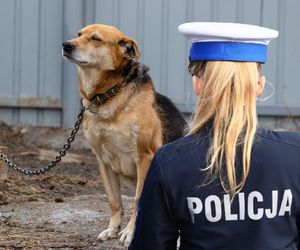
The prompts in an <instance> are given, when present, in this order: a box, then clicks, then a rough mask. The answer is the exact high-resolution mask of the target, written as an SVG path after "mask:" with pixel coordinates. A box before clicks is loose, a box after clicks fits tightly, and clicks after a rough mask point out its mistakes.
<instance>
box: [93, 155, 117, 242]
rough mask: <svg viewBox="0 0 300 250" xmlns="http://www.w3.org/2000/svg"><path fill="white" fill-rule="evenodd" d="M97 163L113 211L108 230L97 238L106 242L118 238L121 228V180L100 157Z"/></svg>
mask: <svg viewBox="0 0 300 250" xmlns="http://www.w3.org/2000/svg"><path fill="white" fill-rule="evenodd" d="M97 161H98V166H99V170H100V174H101V177H102V180H103V183H104V188H105V191H106V194H107V197H108V202H109V205H110V209H111V215H110V219H109V226H108V229H106V230H104V231H103V232H101V233H100V234H99V236H98V238H97V239H98V240H102V241H105V240H108V239H112V238H116V237H117V235H118V233H119V231H120V228H121V219H122V213H123V208H122V201H121V191H120V180H119V178H118V176H117V174H116V173H115V172H113V170H112V169H111V167H110V166H107V165H105V164H104V163H103V162H102V160H101V159H99V157H97Z"/></svg>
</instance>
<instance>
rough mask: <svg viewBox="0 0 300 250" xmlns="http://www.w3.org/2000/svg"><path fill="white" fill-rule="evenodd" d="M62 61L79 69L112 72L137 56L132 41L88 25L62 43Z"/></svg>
mask: <svg viewBox="0 0 300 250" xmlns="http://www.w3.org/2000/svg"><path fill="white" fill-rule="evenodd" d="M62 54H63V57H64V58H65V59H66V60H68V61H70V62H72V63H75V64H76V65H78V66H79V67H96V68H97V69H99V70H115V69H117V68H118V67H120V66H122V65H125V64H126V63H127V62H128V61H131V60H136V59H138V58H139V57H140V56H141V52H140V49H139V47H138V45H137V43H136V41H135V40H133V39H132V38H130V37H128V36H125V35H124V34H123V33H122V32H121V31H119V30H118V29H117V28H115V27H113V26H108V25H101V24H92V25H88V26H86V27H85V28H83V29H81V30H80V31H79V32H78V37H76V38H73V39H71V40H69V41H66V42H64V43H63V50H62Z"/></svg>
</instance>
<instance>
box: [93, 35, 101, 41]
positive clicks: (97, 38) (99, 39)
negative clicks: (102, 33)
mask: <svg viewBox="0 0 300 250" xmlns="http://www.w3.org/2000/svg"><path fill="white" fill-rule="evenodd" d="M92 40H94V41H98V42H102V39H101V38H99V37H97V36H92Z"/></svg>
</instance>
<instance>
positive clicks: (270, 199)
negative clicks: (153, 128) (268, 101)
mask: <svg viewBox="0 0 300 250" xmlns="http://www.w3.org/2000/svg"><path fill="white" fill-rule="evenodd" d="M209 137H210V136H209V133H207V134H205V133H202V134H195V135H191V136H188V137H185V138H181V139H179V140H177V141H175V142H173V143H170V144H167V145H165V146H163V147H162V148H160V149H159V150H158V152H157V153H156V154H155V157H154V159H153V161H152V164H151V166H150V169H149V172H148V175H147V178H146V180H145V184H144V189H143V193H142V196H141V199H140V203H139V208H138V217H137V222H136V230H135V235H134V238H133V240H132V243H131V245H130V247H129V249H130V250H137V249H140V250H141V249H142V250H148V249H149V250H162V249H172V250H173V249H174V250H175V249H176V245H177V240H178V238H179V236H180V239H179V243H178V244H180V248H179V249H181V250H194V249H214V250H217V249H224V250H251V249H257V250H271V249H272V250H275V249H276V250H281V249H282V250H283V249H287V250H292V249H300V248H299V245H298V242H299V237H300V233H299V232H300V228H299V227H300V134H299V133H291V132H271V131H266V130H262V129H259V130H258V131H257V134H256V139H255V143H254V146H253V150H252V157H251V168H250V173H249V176H248V178H247V181H246V184H245V186H244V188H243V189H242V191H241V192H240V193H239V194H237V195H236V196H235V198H234V200H233V201H232V203H231V201H230V197H229V195H228V194H226V193H225V192H224V190H223V189H222V187H221V185H220V182H219V180H214V181H213V182H211V183H207V182H205V176H206V175H205V172H203V171H201V170H200V169H201V168H203V167H204V166H206V155H207V150H208V148H209V141H210V139H209ZM236 165H237V169H239V166H241V161H240V160H239V159H238V160H237V164H236ZM203 183H206V185H201V184H203Z"/></svg>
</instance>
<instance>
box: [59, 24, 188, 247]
mask: <svg viewBox="0 0 300 250" xmlns="http://www.w3.org/2000/svg"><path fill="white" fill-rule="evenodd" d="M140 55H141V52H140V50H139V47H138V45H137V43H136V42H135V41H134V40H133V39H131V38H129V37H127V36H125V35H124V34H123V33H122V32H120V31H119V30H118V29H116V28H115V27H112V26H107V25H98V24H93V25H89V26H87V27H85V28H83V29H82V30H80V31H79V33H78V37H77V38H74V39H71V40H69V41H67V42H65V43H64V44H63V56H64V58H65V59H67V60H68V61H70V62H72V63H75V64H76V66H77V72H78V78H79V87H80V94H81V96H82V97H83V98H84V99H85V100H86V101H85V103H88V104H86V105H87V106H88V109H89V111H87V112H86V113H85V116H84V122H83V130H84V134H85V136H86V138H87V140H88V142H89V144H90V146H91V148H92V150H93V152H94V153H95V154H96V156H97V161H98V165H99V169H100V174H101V176H102V179H103V182H104V185H105V190H106V192H107V196H108V201H109V204H110V208H111V217H110V221H109V226H108V229H107V230H104V231H103V232H102V233H100V235H99V236H98V239H100V240H107V239H110V238H115V237H116V236H117V235H118V233H119V231H120V225H121V216H122V212H123V211H122V202H121V194H120V180H124V181H130V182H131V183H133V184H135V185H136V193H135V197H134V204H133V211H132V215H131V218H130V221H129V223H128V225H127V227H126V228H125V229H124V230H123V231H122V232H121V233H119V235H120V236H121V237H120V242H121V243H122V244H123V243H125V244H126V245H128V244H129V243H130V241H131V238H132V234H133V230H134V225H135V217H136V208H137V203H138V200H139V197H140V195H141V191H142V188H143V183H144V179H145V176H146V173H147V171H148V168H149V165H150V163H151V160H152V157H153V154H154V153H155V151H156V150H157V149H158V148H159V147H160V146H161V145H162V144H163V143H167V142H170V141H172V140H175V139H177V138H179V137H181V136H182V135H183V131H184V129H185V126H186V123H185V121H184V119H183V117H182V116H181V114H180V113H179V111H178V110H177V109H176V108H175V106H174V105H173V104H172V103H171V101H170V100H169V99H168V98H166V97H165V96H162V95H160V94H158V93H157V92H155V90H154V87H153V83H152V81H151V78H150V77H149V75H148V74H147V71H148V68H147V67H146V66H144V65H141V64H140V63H138V62H137V59H138V58H139V57H140Z"/></svg>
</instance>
